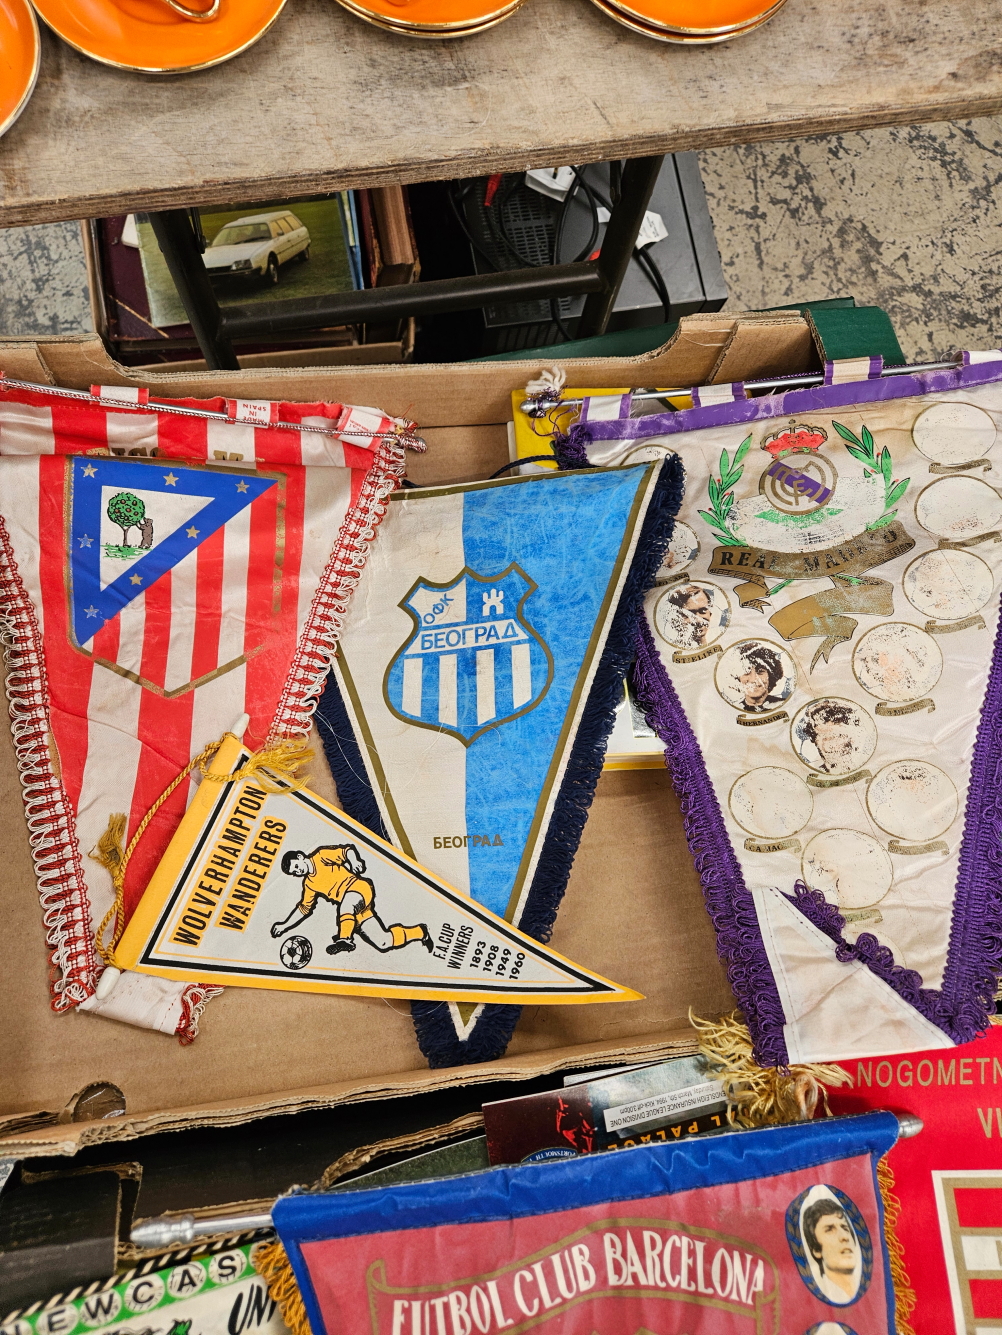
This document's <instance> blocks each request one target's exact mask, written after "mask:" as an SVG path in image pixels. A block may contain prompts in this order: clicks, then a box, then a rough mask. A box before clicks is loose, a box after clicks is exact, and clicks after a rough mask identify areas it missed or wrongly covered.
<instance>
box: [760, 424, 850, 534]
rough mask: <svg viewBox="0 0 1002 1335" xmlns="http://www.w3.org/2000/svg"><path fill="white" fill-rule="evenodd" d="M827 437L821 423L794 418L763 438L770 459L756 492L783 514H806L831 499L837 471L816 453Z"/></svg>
mask: <svg viewBox="0 0 1002 1335" xmlns="http://www.w3.org/2000/svg"><path fill="white" fill-rule="evenodd" d="M827 439H828V433H827V431H825V430H824V428H823V427H818V426H805V425H803V424H801V425H798V424H797V423H796V422H795V421H793V419H792V418H791V420H790V425H789V426H788V427H787V428H786V430H784V431H774V432H773V433H772V434H771V435H768V436H766V437H765V439H764V440H763V441H762V449H763V450H765V451H766V453H767V454H771V455H772V456H773V462H772V463H771V464H770V465H769V467H768V468H766V469H765V470H764V471H763V473H762V475H761V477H760V478H759V492H760V493H761V495H762V496H764V497H765V499H766V500H767V501H768V502H769V504H770V505H771V506H772V507H773V509H774V510H778V511H779V513H780V514H784V515H806V514H810V513H811V512H812V511H813V510H820V509H821V508H822V507H823V506H825V505H827V504H828V502H829V501H830V500H831V498H832V495H833V494H834V491H835V486H836V484H837V482H838V472H837V471H836V469H835V465H834V464H833V463H832V462H831V460H830V459H826V458H825V457H824V456H823V455H821V454H820V453H819V450H820V447H821V446H822V445H823V444H824V443H825V441H826V440H827Z"/></svg>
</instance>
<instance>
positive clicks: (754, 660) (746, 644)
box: [713, 640, 797, 714]
mask: <svg viewBox="0 0 1002 1335" xmlns="http://www.w3.org/2000/svg"><path fill="white" fill-rule="evenodd" d="M713 679H714V683H715V685H716V687H717V690H718V692H719V693H720V696H721V698H722V699H724V700H726V701H727V703H728V704H729V705H731V706H733V708H734V709H742V710H744V712H745V713H746V714H768V713H769V712H770V711H771V710H773V709H778V708H779V706H780V705H782V704H784V703H785V702H786V701H787V700H789V698H790V696H791V695H792V694H793V692H794V689H795V688H796V685H797V665H796V663H794V661H793V659H792V658H791V656H790V655H789V654H788V653H787V652H786V650H785V649H783V648H782V647H781V646H780V645H778V644H774V643H772V641H771V640H741V641H740V642H739V643H738V644H732V645H731V647H730V648H729V649H725V650H724V652H723V654H721V656H720V660H719V662H718V663H717V668H716V672H715V673H714V678H713Z"/></svg>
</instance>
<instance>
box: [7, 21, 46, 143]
mask: <svg viewBox="0 0 1002 1335" xmlns="http://www.w3.org/2000/svg"><path fill="white" fill-rule="evenodd" d="M41 54H42V48H41V43H40V42H39V39H38V24H37V23H36V22H35V13H34V10H33V9H32V8H31V5H29V4H28V0H0V134H3V132H4V131H5V130H9V129H10V127H11V126H12V125H13V124H14V122H15V121H16V120H17V118H18V116H20V114H21V112H22V111H23V110H24V108H25V107H26V106H27V103H28V98H29V97H30V96H31V91H32V89H33V88H34V86H35V80H36V79H37V78H38V64H39V61H40V59H41Z"/></svg>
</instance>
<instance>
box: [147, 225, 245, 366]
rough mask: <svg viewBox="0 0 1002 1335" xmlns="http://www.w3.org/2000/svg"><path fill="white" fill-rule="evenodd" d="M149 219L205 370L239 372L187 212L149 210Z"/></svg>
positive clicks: (238, 364)
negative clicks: (199, 349)
mask: <svg viewBox="0 0 1002 1335" xmlns="http://www.w3.org/2000/svg"><path fill="white" fill-rule="evenodd" d="M150 222H151V223H152V224H153V231H154V234H155V235H156V238H157V243H158V245H159V246H160V249H161V250H162V251H163V255H164V259H165V260H166V261H167V268H168V269H169V270H170V276H171V278H173V280H174V286H175V287H176V288H177V292H178V296H179V297H180V298H181V302H182V304H183V306H184V309H185V310H186V311H187V313H188V321H189V323H190V324H191V327H192V329H193V330H194V331H195V337H196V338H197V339H198V346H199V347H200V348H201V349H202V355H203V356H204V358H205V360H206V362H207V363H208V366H209V370H210V371H239V370H240V363H239V362H238V361H237V358H236V354H235V353H234V351H233V345H232V344H231V342H230V340H229V337H228V336H227V335H226V334H225V333H224V332H223V323H222V315H221V313H220V310H219V303H218V302H217V301H216V294H215V292H213V290H212V283H211V282H210V281H209V275H208V274H207V273H206V271H205V264H204V262H203V260H202V253H201V251H200V249H199V246H198V242H197V241H196V240H195V233H194V231H193V230H192V226H191V220H190V219H189V217H188V214H187V213H186V211H185V210H184V209H170V210H168V211H167V212H165V213H151V214H150Z"/></svg>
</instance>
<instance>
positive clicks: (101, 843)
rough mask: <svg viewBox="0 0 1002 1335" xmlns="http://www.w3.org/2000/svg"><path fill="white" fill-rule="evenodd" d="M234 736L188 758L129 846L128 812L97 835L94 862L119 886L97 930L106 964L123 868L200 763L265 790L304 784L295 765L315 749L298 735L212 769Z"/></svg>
mask: <svg viewBox="0 0 1002 1335" xmlns="http://www.w3.org/2000/svg"><path fill="white" fill-rule="evenodd" d="M230 736H232V733H228V732H227V733H223V736H222V737H220V739H219V741H218V742H210V743H209V745H208V746H206V747H205V748H204V749H203V750H202V751H200V752H199V753H198V755H197V756H194V757H193V758H192V759H191V760H189V761H188V763H187V765H185V767H184V769H183V770H182V771H181V773H180V774H178V775H177V777H176V778H174V779H173V780H172V781H171V782H170V783H169V784H168V785H167V787H166V788H165V789H164V791H163V792H162V793H161V794H160V796H159V797H158V798H157V800H156V801H155V802H154V803H153V805H152V806H151V807H150V809H149V811H147V813H146V815H145V816H144V817H143V819H142V820H141V821H140V822H139V825H138V827H137V829H136V833H135V834H134V835H133V836H132V838H131V839H130V841H129V846H128V848H126V849H125V850H124V851H123V844H124V842H125V831H126V825H127V818H126V817H125V816H124V815H122V813H121V812H115V813H114V814H113V815H111V816H109V817H108V828H107V829H106V830H105V832H104V834H102V835H101V838H100V839H99V840H98V841H97V846H96V847H95V848H92V849H91V851H90V854H89V856H90V857H92V858H93V859H94V861H95V862H99V863H100V864H101V866H102V867H106V868H107V869H108V871H109V872H110V873H111V883H112V885H113V887H114V890H115V902H114V903H113V904H112V906H111V908H110V909H109V910H108V912H107V913H106V914H105V915H104V917H103V918H102V919H101V925H100V927H98V929H97V933H96V934H95V945H96V946H97V951H98V954H99V955H100V956H101V958H102V959H103V960H104V962H105V964H109V965H114V963H115V947H116V946H117V945H118V942H119V940H120V939H121V936H122V932H123V931H124V930H125V922H124V914H123V912H122V910H123V907H124V902H125V873H126V870H127V869H128V866H129V859H130V858H131V857H132V855H133V853H134V852H135V851H136V846H137V844H138V843H139V841H140V839H142V837H143V835H144V834H145V833H146V827H147V826H148V825H149V823H150V821H151V820H152V819H153V817H154V816H155V815H156V814H157V812H158V811H159V810H160V808H161V807H162V806H163V804H164V803H165V802H166V801H167V799H168V798H169V797H170V795H171V793H173V792H174V790H175V788H177V787H178V785H179V784H181V783H183V782H184V780H185V779H187V777H188V775H189V774H191V773H192V771H193V770H195V769H197V770H198V771H199V773H200V774H201V775H202V778H203V779H211V781H212V782H213V783H233V782H234V781H236V782H238V783H240V782H244V781H246V780H247V779H254V780H255V781H256V782H257V783H259V784H260V785H261V787H262V788H263V789H264V790H265V792H267V793H282V792H295V791H296V789H298V788H302V786H303V784H304V783H305V782H306V779H305V777H303V778H301V779H300V778H297V777H296V771H297V770H298V769H299V768H300V766H302V765H305V764H308V763H309V761H311V760H312V759H313V751H312V749H311V748H310V746H309V745H308V744H307V742H306V741H304V740H303V739H302V738H299V737H283V738H282V739H281V740H280V741H278V742H274V743H272V745H271V746H266V747H263V748H262V749H261V750H260V751H255V753H254V754H253V755H252V756H251V757H250V758H249V759H248V760H246V761H245V762H244V764H243V765H241V767H240V769H238V770H235V771H234V772H233V773H232V774H215V773H213V772H212V771H211V770H210V769H209V763H210V761H211V760H212V758H213V756H214V755H215V754H216V752H217V751H218V750H219V748H220V747H221V746H222V744H223V742H224V740H225V739H226V738H227V737H230ZM112 922H114V924H115V925H114V928H113V930H112V934H111V941H110V943H106V942H105V939H104V934H105V932H106V931H107V930H108V928H109V926H111V923H112Z"/></svg>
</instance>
